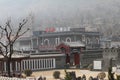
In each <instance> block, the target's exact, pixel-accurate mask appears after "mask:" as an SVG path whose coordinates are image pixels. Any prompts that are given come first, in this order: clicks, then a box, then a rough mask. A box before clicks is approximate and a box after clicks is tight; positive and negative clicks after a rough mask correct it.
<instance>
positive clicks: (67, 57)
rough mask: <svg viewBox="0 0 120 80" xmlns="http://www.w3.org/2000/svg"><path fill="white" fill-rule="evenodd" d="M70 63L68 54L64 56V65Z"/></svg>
mask: <svg viewBox="0 0 120 80" xmlns="http://www.w3.org/2000/svg"><path fill="white" fill-rule="evenodd" d="M67 63H70V56H69V55H68V54H66V64H67Z"/></svg>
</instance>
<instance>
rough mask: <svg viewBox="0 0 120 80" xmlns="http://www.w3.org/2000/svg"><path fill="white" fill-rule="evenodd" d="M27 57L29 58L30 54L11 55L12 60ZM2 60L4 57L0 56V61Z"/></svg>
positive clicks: (16, 53)
mask: <svg viewBox="0 0 120 80" xmlns="http://www.w3.org/2000/svg"><path fill="white" fill-rule="evenodd" d="M8 55H9V54H8ZM29 56H30V54H25V53H18V52H15V53H13V55H12V58H26V57H29ZM2 58H4V56H3V55H0V59H2Z"/></svg>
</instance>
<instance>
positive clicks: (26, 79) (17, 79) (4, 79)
mask: <svg viewBox="0 0 120 80" xmlns="http://www.w3.org/2000/svg"><path fill="white" fill-rule="evenodd" d="M0 80H37V79H36V78H34V77H28V78H15V77H12V78H10V77H3V76H0Z"/></svg>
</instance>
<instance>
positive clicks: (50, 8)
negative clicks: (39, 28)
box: [0, 0, 119, 25]
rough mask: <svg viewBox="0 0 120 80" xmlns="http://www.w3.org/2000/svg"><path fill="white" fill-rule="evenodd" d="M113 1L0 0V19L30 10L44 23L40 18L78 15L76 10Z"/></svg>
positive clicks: (104, 4) (14, 17)
mask: <svg viewBox="0 0 120 80" xmlns="http://www.w3.org/2000/svg"><path fill="white" fill-rule="evenodd" d="M115 1H119V0H0V10H1V11H0V21H2V22H4V20H6V19H8V18H10V17H11V18H12V19H13V20H16V19H17V18H24V17H27V16H28V15H29V14H30V13H31V12H32V13H33V14H34V16H35V18H36V20H37V21H38V22H41V24H44V22H42V20H47V19H48V21H49V22H50V21H51V20H52V19H53V18H56V17H57V18H61V17H62V18H66V17H67V16H68V15H69V16H68V17H74V16H75V15H79V14H77V12H78V11H79V12H83V11H87V10H90V11H92V9H94V8H95V7H97V6H98V5H101V6H104V7H106V6H107V7H108V6H109V5H112V4H113V2H115ZM38 25H40V24H38Z"/></svg>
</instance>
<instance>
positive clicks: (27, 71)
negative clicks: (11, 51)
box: [24, 69, 32, 76]
mask: <svg viewBox="0 0 120 80" xmlns="http://www.w3.org/2000/svg"><path fill="white" fill-rule="evenodd" d="M24 74H25V75H26V76H30V75H31V74H32V71H31V70H30V69H26V70H24Z"/></svg>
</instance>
